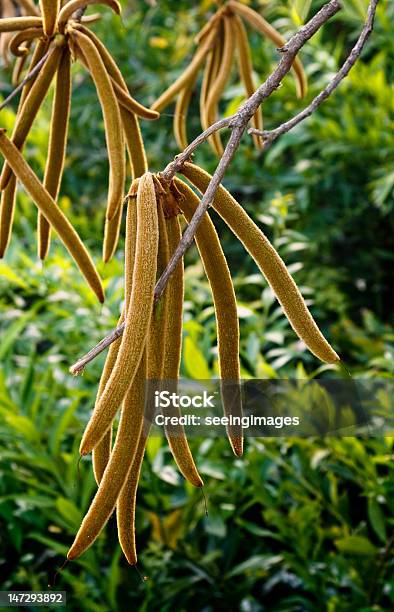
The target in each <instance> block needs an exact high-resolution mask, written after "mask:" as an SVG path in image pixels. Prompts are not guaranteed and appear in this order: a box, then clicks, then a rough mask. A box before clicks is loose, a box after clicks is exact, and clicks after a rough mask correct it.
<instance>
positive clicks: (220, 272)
mask: <svg viewBox="0 0 394 612" xmlns="http://www.w3.org/2000/svg"><path fill="white" fill-rule="evenodd" d="M175 184H176V187H177V189H178V190H179V192H180V193H181V194H182V196H183V199H182V201H181V203H180V206H181V208H182V211H183V214H184V215H185V218H186V220H187V221H188V222H190V221H191V219H192V217H193V214H194V212H195V210H196V208H197V206H198V204H199V199H198V197H197V196H196V194H195V193H194V191H193V190H192V189H190V187H188V185H186V184H185V183H184V182H183V181H181V180H179V179H176V180H175ZM195 239H196V244H197V248H198V250H199V253H200V256H201V260H202V263H203V265H204V269H205V273H206V275H207V278H208V280H209V284H210V286H211V290H212V297H213V302H214V306H215V316H216V325H217V334H218V353H219V368H220V377H221V379H222V380H223V386H222V399H223V408H224V411H225V414H226V416H230V415H233V416H239V417H241V416H242V403H241V394H240V389H239V386H238V383H239V380H240V363H239V323H238V313H237V302H236V299H235V293H234V286H233V282H232V279H231V275H230V270H229V269H228V265H227V261H226V258H225V255H224V253H223V249H222V247H221V244H220V241H219V238H218V235H217V233H216V229H215V226H214V225H213V223H212V221H211V219H210V217H209V215H208V213H206V214H205V216H204V218H203V220H202V222H201V224H200V226H199V228H198V230H197V232H196V237H195ZM226 381H227V384H226ZM227 434H228V437H229V439H230V442H231V446H232V448H233V451H234V453H235V454H236V455H238V456H240V455H242V452H243V436H242V428H240V427H231V428H230V427H229V428H228V430H227Z"/></svg>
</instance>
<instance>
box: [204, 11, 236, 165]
mask: <svg viewBox="0 0 394 612" xmlns="http://www.w3.org/2000/svg"><path fill="white" fill-rule="evenodd" d="M232 20H233V17H232V15H226V16H225V17H224V19H223V52H222V57H221V62H220V66H219V70H218V73H217V75H216V78H215V80H214V81H213V83H212V86H211V88H210V91H209V95H208V99H207V120H208V124H209V125H212V124H213V123H215V121H216V120H217V112H218V104H219V100H220V97H221V95H222V92H223V90H224V88H225V87H226V84H227V81H228V79H229V78H230V74H231V69H232V66H233V57H234V50H235V40H234V33H233V28H232V25H231V22H232ZM210 142H211V143H212V145H213V149H214V151H215V152H216V154H217V155H218V156H219V157H220V156H221V155H223V145H222V143H221V139H220V136H219V132H215V133H214V134H213V135H212V139H211V141H210Z"/></svg>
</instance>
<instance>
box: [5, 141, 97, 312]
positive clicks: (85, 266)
mask: <svg viewBox="0 0 394 612" xmlns="http://www.w3.org/2000/svg"><path fill="white" fill-rule="evenodd" d="M0 151H1V153H2V155H3V156H4V158H5V159H6V160H7V162H8V163H9V165H10V168H11V170H12V172H13V173H14V174H15V176H16V177H17V179H18V180H19V181H20V182H21V183H22V185H23V186H24V187H25V189H26V191H27V192H28V193H29V194H30V196H31V198H32V200H33V202H35V204H36V206H37V207H38V208H39V210H40V212H41V213H42V214H43V215H44V217H45V218H46V219H47V220H48V221H49V223H50V224H51V226H52V227H53V228H54V229H55V230H56V232H57V233H58V235H59V238H60V239H61V240H62V242H63V244H64V246H65V247H66V248H67V250H68V251H69V253H70V255H71V256H72V257H73V259H74V260H75V262H76V264H77V265H78V267H79V269H80V270H81V272H82V274H83V275H84V276H85V278H86V280H87V282H88V284H89V285H90V287H91V288H92V289H93V291H94V292H95V294H96V295H97V297H98V299H99V300H100V302H103V301H104V292H103V288H102V285H101V281H100V277H99V275H98V274H97V271H96V269H95V267H94V264H93V261H92V259H91V257H90V255H89V253H88V252H87V250H86V249H85V247H84V245H83V243H82V241H81V239H80V238H79V236H78V234H77V233H76V231H75V230H74V228H73V226H72V225H71V223H70V222H69V221H68V219H67V217H65V216H64V214H63V213H62V212H61V211H60V210H59V208H58V207H57V206H56V204H55V202H54V201H53V199H52V198H51V196H50V195H49V193H48V192H47V191H46V189H45V188H44V187H43V185H42V184H41V183H40V181H39V180H38V178H37V176H36V175H35V174H34V172H33V170H32V169H31V168H30V166H29V165H28V164H27V163H26V162H25V160H24V159H23V157H22V155H21V153H20V152H19V151H18V149H17V148H16V147H15V145H14V144H13V143H12V142H11V140H9V139H8V138H7V136H6V135H5V130H4V129H0Z"/></svg>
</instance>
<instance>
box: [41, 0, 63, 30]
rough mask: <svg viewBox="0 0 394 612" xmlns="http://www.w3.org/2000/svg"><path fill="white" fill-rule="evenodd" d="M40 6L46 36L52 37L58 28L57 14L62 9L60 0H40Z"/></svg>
mask: <svg viewBox="0 0 394 612" xmlns="http://www.w3.org/2000/svg"><path fill="white" fill-rule="evenodd" d="M40 8H41V14H42V18H43V23H44V33H45V36H48V38H51V37H52V36H53V35H54V33H55V30H56V24H57V16H58V14H59V10H60V0H40Z"/></svg>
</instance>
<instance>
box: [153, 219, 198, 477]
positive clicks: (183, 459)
mask: <svg viewBox="0 0 394 612" xmlns="http://www.w3.org/2000/svg"><path fill="white" fill-rule="evenodd" d="M166 226H167V235H168V246H169V251H170V255H172V254H173V253H174V251H175V249H176V247H177V246H178V244H179V241H180V239H181V228H180V224H179V219H178V217H177V216H175V217H170V218H169V219H167V221H166ZM166 293H167V300H168V311H169V316H168V326H167V338H166V352H165V356H164V369H163V379H164V380H165V381H166V385H168V386H171V392H174V393H176V392H177V381H178V377H179V367H180V362H181V351H182V314H183V296H184V270H183V260H181V261H180V262H179V264H178V266H177V267H176V269H175V271H174V273H173V274H172V276H171V278H170V280H169V282H168V285H167V287H166ZM163 412H164V415H165V416H175V417H178V418H179V417H180V416H181V411H180V410H179V408H176V407H174V406H170V407H169V408H166V409H164V411H163ZM165 432H166V436H167V440H168V444H169V447H170V450H171V453H172V455H173V457H174V460H175V462H176V464H177V466H178V468H179V471H180V472H181V474H183V476H184V477H185V478H186V479H187V480H188V481H189V482H190V483H191V484H192V485H194V486H195V487H202V486H203V485H204V483H203V480H202V478H201V476H200V474H199V473H198V470H197V467H196V465H195V462H194V459H193V455H192V453H191V450H190V448H189V444H188V441H187V438H186V434H185V431H184V428H183V426H182V425H177V426H175V427H174V426H166V427H165Z"/></svg>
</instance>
